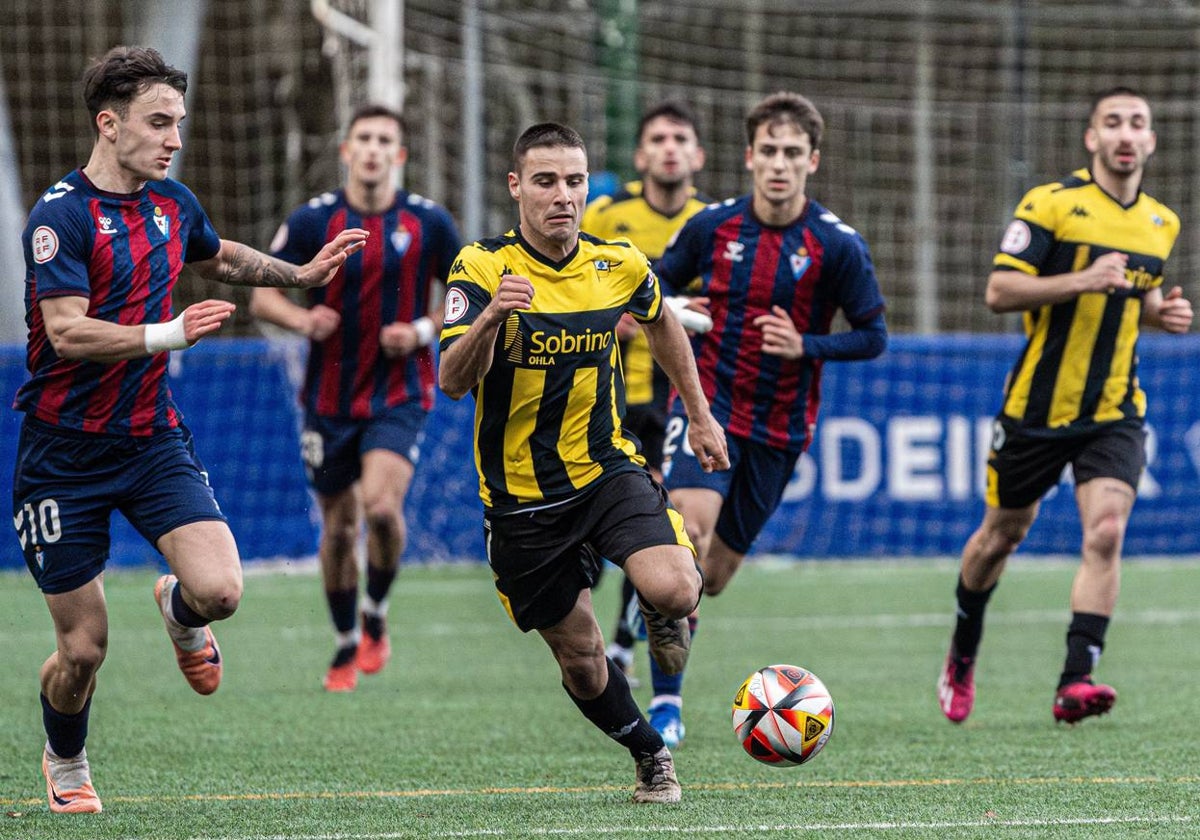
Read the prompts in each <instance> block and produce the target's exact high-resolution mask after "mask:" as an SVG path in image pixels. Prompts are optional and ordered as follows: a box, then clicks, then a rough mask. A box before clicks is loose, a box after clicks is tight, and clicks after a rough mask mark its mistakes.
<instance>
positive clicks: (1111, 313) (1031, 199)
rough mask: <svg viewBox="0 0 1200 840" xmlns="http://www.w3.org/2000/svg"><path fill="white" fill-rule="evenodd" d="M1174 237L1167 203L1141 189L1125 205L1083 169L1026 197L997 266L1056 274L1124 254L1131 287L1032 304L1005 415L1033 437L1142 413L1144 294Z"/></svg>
mask: <svg viewBox="0 0 1200 840" xmlns="http://www.w3.org/2000/svg"><path fill="white" fill-rule="evenodd" d="M1178 235H1179V217H1178V216H1176V215H1175V213H1174V212H1172V211H1171V209H1170V208H1169V207H1167V206H1166V205H1164V204H1161V203H1159V202H1158V201H1156V200H1155V199H1153V198H1151V197H1150V196H1148V195H1146V194H1145V193H1143V192H1140V191H1139V192H1138V193H1137V195H1136V197H1135V198H1134V200H1133V203H1132V204H1130V205H1128V206H1126V205H1123V204H1121V203H1120V202H1119V201H1117V200H1115V199H1114V198H1113V197H1112V196H1111V195H1109V194H1108V193H1107V192H1105V190H1104V188H1103V187H1101V186H1099V185H1098V184H1097V183H1096V181H1095V180H1094V179H1093V178H1092V175H1091V173H1090V172H1089V171H1088V170H1087V169H1080V170H1079V171H1077V172H1074V173H1072V174H1071V175H1070V176H1069V177H1067V178H1064V179H1063V180H1061V181H1058V182H1056V183H1053V184H1046V185H1044V186H1040V187H1036V188H1034V189H1032V190H1030V191H1029V193H1028V194H1026V196H1025V198H1024V199H1022V201H1021V203H1020V205H1019V206H1018V208H1017V211H1016V214H1015V218H1014V219H1013V221H1012V222H1011V223H1010V224H1009V227H1008V230H1007V231H1006V232H1005V235H1004V239H1003V241H1002V242H1001V245H1000V252H999V253H998V254H996V258H995V260H994V266H995V268H996V269H997V270H998V271H1018V272H1022V273H1024V274H1028V275H1032V276H1036V277H1053V276H1058V275H1067V274H1070V273H1072V272H1079V271H1083V270H1084V269H1086V268H1087V267H1088V266H1090V265H1092V264H1093V263H1094V262H1095V261H1096V260H1097V258H1099V257H1102V256H1104V255H1106V254H1123V255H1124V256H1125V263H1124V266H1123V268H1124V270H1125V276H1126V278H1127V279H1128V280H1129V281H1130V283H1131V286H1130V288H1121V289H1113V290H1112V291H1111V292H1108V291H1094V292H1090V293H1085V294H1082V295H1077V296H1076V295H1072V296H1071V297H1070V298H1068V299H1067V300H1061V301H1049V302H1046V303H1043V304H1042V305H1040V306H1038V307H1037V308H1036V309H1029V310H1026V312H1025V313H1024V320H1025V332H1026V336H1027V339H1028V342H1027V344H1026V348H1025V351H1024V352H1023V353H1022V354H1021V356H1020V358H1019V359H1018V361H1017V364H1016V366H1015V367H1014V369H1013V371H1012V373H1011V375H1010V377H1009V380H1008V387H1007V390H1006V394H1005V399H1004V406H1003V409H1002V414H1003V416H1004V417H1006V418H1008V419H1009V420H1011V421H1013V423H1015V424H1016V425H1018V426H1020V427H1021V429H1022V430H1023V431H1024V432H1026V433H1028V434H1037V435H1054V436H1062V435H1074V434H1078V433H1080V432H1082V431H1087V430H1089V429H1094V428H1096V427H1097V426H1100V425H1103V424H1106V423H1112V422H1114V421H1117V420H1120V419H1122V418H1140V417H1144V416H1145V414H1146V395H1145V394H1144V393H1143V392H1142V390H1141V388H1140V387H1139V386H1138V381H1137V359H1136V354H1135V349H1136V344H1137V337H1138V329H1139V325H1140V323H1141V316H1142V306H1143V298H1144V297H1145V296H1146V294H1147V293H1148V292H1150V291H1152V290H1153V291H1154V292H1155V294H1158V293H1159V292H1158V290H1159V288H1160V287H1161V286H1162V282H1163V277H1162V275H1163V265H1164V264H1165V263H1166V260H1167V257H1168V255H1170V253H1171V248H1172V246H1173V245H1174V244H1175V238H1176V237H1177V236H1178ZM1110 259H1114V258H1113V257H1110Z"/></svg>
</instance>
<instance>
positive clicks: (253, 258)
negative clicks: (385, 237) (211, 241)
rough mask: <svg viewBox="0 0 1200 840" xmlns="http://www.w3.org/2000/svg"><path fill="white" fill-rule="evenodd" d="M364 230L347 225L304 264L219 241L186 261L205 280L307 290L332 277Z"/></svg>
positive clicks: (358, 246) (360, 242) (360, 244)
mask: <svg viewBox="0 0 1200 840" xmlns="http://www.w3.org/2000/svg"><path fill="white" fill-rule="evenodd" d="M367 235H368V234H367V232H366V231H365V230H362V229H361V228H348V229H347V230H344V231H342V232H341V233H339V234H338V235H337V236H335V237H334V238H333V239H331V240H329V242H327V243H326V244H325V247H324V248H322V249H321V250H320V251H318V252H317V255H316V256H315V257H313V258H312V260H310V261H309V262H308V263H306V264H304V265H292V264H291V263H288V262H284V261H283V260H280V259H276V258H275V257H272V256H270V255H269V254H264V253H263V252H262V251H256V250H255V249H253V248H251V247H250V246H249V245H243V244H242V243H240V242H233V241H230V240H228V239H222V240H221V248H220V250H219V251H217V255H216V256H215V257H212V258H211V259H207V260H201V261H198V262H194V263H190V265H191V267H192V268H193V269H194V270H196V271H197V272H199V273H200V275H201V276H202V277H204V278H206V279H208V280H217V281H219V282H221V283H228V284H229V285H231V286H278V287H282V288H301V289H307V288H311V287H313V286H324V285H325V284H327V283H328V282H329V281H330V280H332V279H333V275H334V274H336V273H337V270H338V269H339V268H341V266H342V263H344V262H345V261H346V259H347V258H348V257H349V256H350V255H351V254H353V253H355V252H356V251H359V250H361V249H362V247H363V245H364V244H365V243H366V240H367Z"/></svg>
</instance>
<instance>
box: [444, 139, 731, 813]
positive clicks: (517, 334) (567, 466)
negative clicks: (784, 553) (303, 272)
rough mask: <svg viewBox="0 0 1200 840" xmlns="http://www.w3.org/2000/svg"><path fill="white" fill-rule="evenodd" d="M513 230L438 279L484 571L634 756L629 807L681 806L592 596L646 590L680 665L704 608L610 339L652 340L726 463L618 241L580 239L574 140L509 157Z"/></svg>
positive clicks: (580, 700) (663, 656) (679, 346)
mask: <svg viewBox="0 0 1200 840" xmlns="http://www.w3.org/2000/svg"><path fill="white" fill-rule="evenodd" d="M513 170H514V171H512V172H510V173H509V174H508V188H509V193H510V194H511V195H512V197H513V198H514V199H515V200H516V202H517V208H518V212H519V216H520V226H519V227H517V228H514V229H513V230H511V231H509V232H508V233H507V234H505V235H504V236H501V237H498V238H495V239H489V240H483V241H480V242H476V243H475V244H474V245H471V246H468V247H466V248H464V249H463V250H462V251H461V252H460V253H459V256H458V259H457V260H456V261H455V263H454V265H453V266H452V267H451V269H450V277H449V279H448V280H447V291H446V303H445V313H446V314H445V322H444V324H443V328H442V339H441V349H442V355H441V360H440V365H439V370H438V383H439V385H440V386H441V388H442V390H443V391H445V392H446V393H447V394H448V395H449V396H450V397H452V398H454V399H459V398H461V397H463V396H465V395H466V394H467V393H468V392H470V393H472V394H473V395H474V397H475V446H474V449H475V465H476V468H477V470H478V472H479V477H480V496H481V497H482V499H483V503H484V508H485V512H484V530H485V535H486V539H487V552H488V563H489V565H490V566H491V568H492V574H493V577H494V579H495V585H496V590H497V592H498V593H499V596H500V600H501V603H502V604H503V605H504V607H505V609H506V610H507V612H508V614H509V617H510V618H511V619H512V620H513V622H514V623H515V624H516V625H517V626H518V627H519V628H520V629H521V630H523V631H528V630H537V631H538V632H539V633H540V634H541V636H542V638H543V639H544V640H545V642H546V644H547V645H548V646H549V647H550V650H551V652H552V653H553V654H554V658H555V660H556V661H557V662H558V664H559V669H560V672H561V676H562V683H563V687H564V688H565V689H566V690H567V693H568V695H569V696H570V697H571V699H572V700H573V701H574V703H575V704H576V705H577V706H578V707H579V710H580V711H581V712H582V713H583V715H584V716H585V717H586V718H587V719H588V720H590V721H591V722H592V723H593V724H594V725H595V726H596V727H598V728H599V729H600V730H601V731H603V732H604V733H605V734H607V735H609V736H610V737H611V738H612V739H613V740H615V741H617V742H618V743H620V744H621V745H622V746H624V747H625V748H626V749H628V750H629V752H630V755H632V756H633V758H634V761H635V763H636V775H637V784H636V787H635V789H634V801H636V802H651V803H666V802H677V801H679V799H680V797H681V790H680V787H679V782H678V780H677V779H676V778H675V771H674V763H673V760H672V758H671V753H670V750H668V749H667V747H666V746H665V745H664V744H663V740H662V738H661V737H660V736H659V734H658V733H657V732H656V731H655V730H654V729H653V728H652V727H651V726H650V724H649V723H648V722H647V721H646V719H645V718H644V717H643V716H642V714H641V712H640V711H639V710H638V707H637V704H636V703H635V702H634V700H633V696H632V694H631V693H630V691H629V684H628V683H627V682H626V681H625V677H624V675H623V674H622V673H621V671H620V670H619V669H618V668H617V667H616V666H615V665H614V664H613V663H612V662H611V661H610V660H607V659H606V658H605V656H604V638H603V634H602V633H601V631H600V625H599V624H598V623H597V621H596V616H595V613H594V612H593V610H592V599H591V586H592V585H593V584H594V582H595V580H596V576H597V574H598V570H599V568H600V563H601V558H602V557H603V558H608V559H609V560H612V561H613V562H614V563H616V564H617V565H619V566H622V568H624V570H625V572H626V574H627V575H629V577H630V578H631V579H632V580H633V582H634V584H635V585H636V586H637V588H638V591H639V592H640V593H641V595H642V597H643V599H644V601H643V604H642V609H643V613H644V615H645V617H646V625H647V631H648V634H649V639H650V647H651V651H652V653H654V654H655V655H656V658H657V659H658V661H659V663H660V665H662V667H663V668H664V669H667V670H671V671H680V670H682V669H683V666H684V664H685V663H686V661H687V651H688V646H689V636H688V627H687V620H686V616H687V615H688V613H690V612H691V611H692V609H694V608H695V606H696V604H697V603H698V601H699V599H700V587H701V581H700V575H699V570H698V568H697V566H696V562H695V550H694V548H693V547H692V545H691V542H690V541H689V540H688V538H687V533H686V531H685V530H684V527H683V520H682V519H681V517H680V516H679V514H678V513H677V512H676V511H675V510H674V509H673V508H671V507H670V504H669V502H668V500H667V496H666V491H665V490H663V488H662V487H661V485H659V484H658V483H657V482H656V481H654V480H653V478H651V476H650V474H649V473H648V472H647V471H646V469H645V467H644V466H643V461H642V459H641V458H640V456H638V455H637V453H636V451H635V448H634V446H633V444H632V442H631V441H629V440H628V439H627V438H625V437H624V436H623V435H622V434H621V424H620V412H621V406H620V364H619V362H618V354H617V342H616V326H617V322H618V320H619V319H620V318H621V316H622V314H623V313H624V312H629V313H631V314H632V315H633V316H634V317H635V318H637V319H638V320H639V321H641V322H642V323H643V324H644V325H645V329H646V331H647V336H648V338H649V339H650V346H651V348H652V350H653V352H654V356H655V359H656V361H658V362H659V363H660V364H661V365H662V366H663V369H664V370H666V371H667V373H668V374H669V375H670V377H671V381H672V382H673V383H674V384H675V386H676V388H677V389H678V390H679V393H680V397H681V399H682V400H683V402H684V404H685V405H686V406H687V410H688V414H689V417H690V418H691V420H690V422H691V425H699V426H700V429H699V430H698V432H697V434H696V435H695V436H692V437H689V441H690V443H691V445H692V447H693V449H694V450H695V451H696V453H697V454H698V457H700V459H701V460H702V462H703V463H704V464H706V465H707V468H708V469H726V468H728V466H729V453H728V450H727V449H726V447H725V437H724V433H723V432H722V430H721V428H720V426H718V425H717V423H716V421H715V420H714V419H713V416H712V413H711V412H710V411H709V408H708V404H707V402H706V401H705V398H704V394H703V391H702V390H701V388H700V380H699V377H698V374H697V373H696V367H695V360H694V359H693V357H692V353H691V346H690V344H689V342H688V339H687V336H686V335H685V334H684V332H683V328H682V327H681V326H680V325H679V322H678V321H677V320H676V318H675V316H674V315H673V314H672V313H671V311H670V309H669V308H668V307H664V306H663V302H662V292H661V291H660V289H659V285H658V278H657V277H655V276H654V273H653V272H652V271H651V270H650V266H649V262H648V261H647V259H646V257H645V256H644V255H643V254H641V252H639V251H638V250H637V249H636V248H634V247H633V246H632V245H631V244H629V243H628V242H612V243H610V242H605V241H603V240H598V239H595V238H593V237H590V236H586V235H582V236H581V235H580V233H579V220H580V216H581V214H582V211H583V205H584V201H585V198H586V196H587V152H586V150H585V148H584V144H583V140H582V138H580V137H579V135H578V133H576V132H575V131H574V130H573V129H571V128H568V127H566V126H563V125H558V124H556V123H541V124H538V125H535V126H532V127H531V128H529V129H527V130H526V131H525V132H524V133H523V134H522V135H521V137H520V138H518V140H517V143H516V145H515V146H514V149H513Z"/></svg>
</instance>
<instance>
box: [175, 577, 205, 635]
mask: <svg viewBox="0 0 1200 840" xmlns="http://www.w3.org/2000/svg"><path fill="white" fill-rule="evenodd" d="M182 590H183V587H182V586H180V585H179V582H178V581H176V583H175V588H174V589H172V590H171V614H172V615H174V616H175V620H176V621H177V622H179V623H180V624H182V625H183V626H184V627H205V626H207V625H208V623H209V619H207V618H205V617H204V616H202V615H200V613H198V612H196V611H195V610H194V609H192V608H191V607H189V606H188V605H187V601H185V600H183V591H182Z"/></svg>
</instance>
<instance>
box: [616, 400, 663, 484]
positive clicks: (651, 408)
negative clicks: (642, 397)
mask: <svg viewBox="0 0 1200 840" xmlns="http://www.w3.org/2000/svg"><path fill="white" fill-rule="evenodd" d="M621 429H622V431H623V432H624V433H625V436H626V437H630V436H632V437H633V438H634V440H635V441H636V442H637V443H638V444H639V446H638V452H639V453H640V454H641V456H642V457H643V458H645V459H646V466H648V467H653V468H654V469H656V470H659V471H661V470H662V464H663V440H664V439H665V437H666V433H667V413H666V412H665V411H663V410H662V409H661V408H660V407H658V406H657V405H654V404H653V403H640V404H638V405H630V406H626V407H625V417H624V419H622V420H621Z"/></svg>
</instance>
